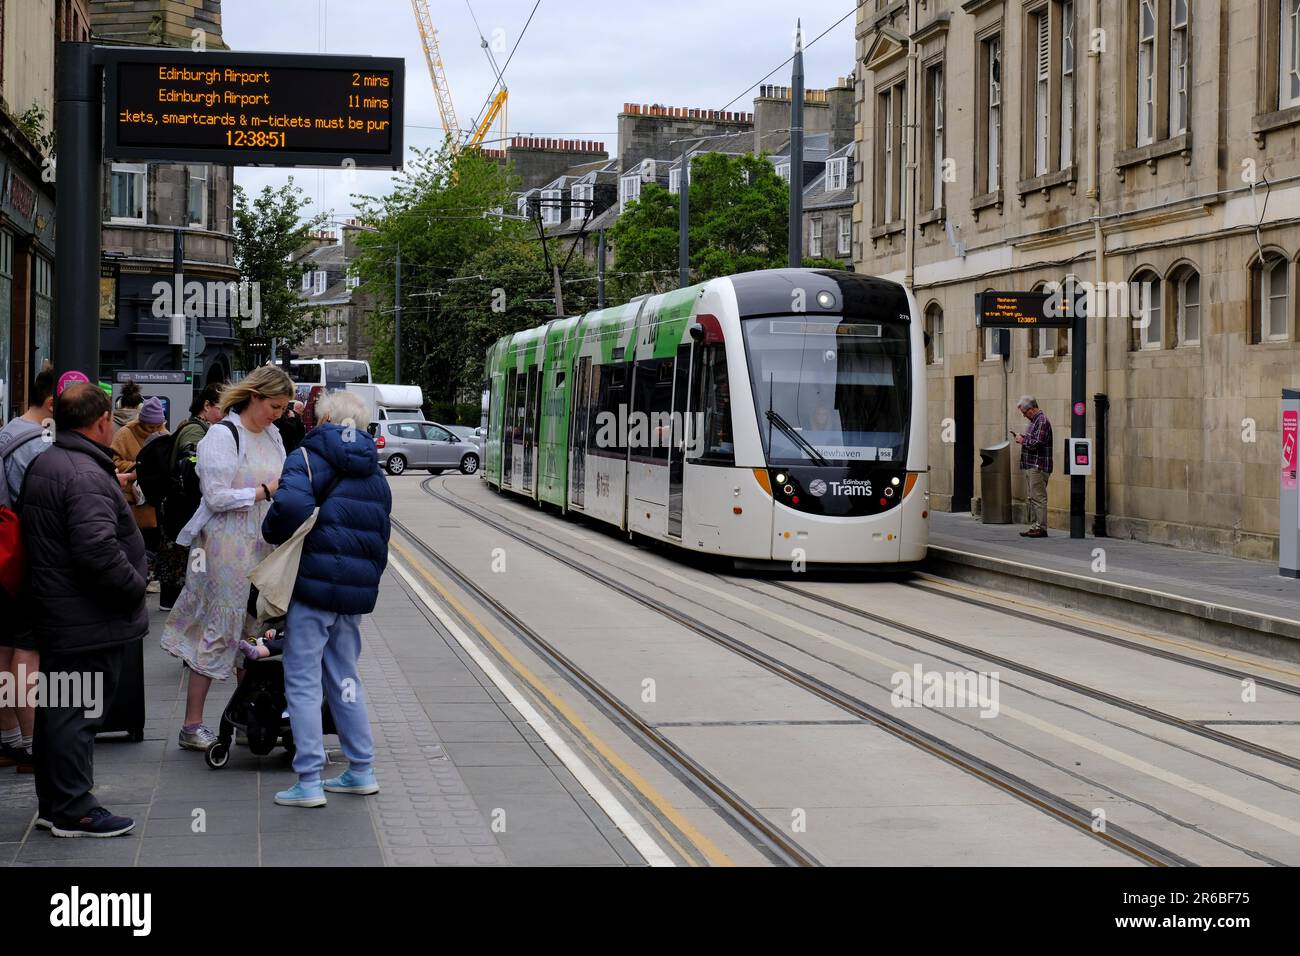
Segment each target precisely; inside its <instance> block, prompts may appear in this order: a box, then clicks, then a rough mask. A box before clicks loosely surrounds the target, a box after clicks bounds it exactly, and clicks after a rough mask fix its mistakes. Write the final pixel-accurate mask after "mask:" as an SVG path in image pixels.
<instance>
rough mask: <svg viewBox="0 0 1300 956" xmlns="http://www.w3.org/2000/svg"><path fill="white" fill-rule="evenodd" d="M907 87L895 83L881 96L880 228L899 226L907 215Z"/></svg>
mask: <svg viewBox="0 0 1300 956" xmlns="http://www.w3.org/2000/svg"><path fill="white" fill-rule="evenodd" d="M906 90H907V85H906V84H905V83H896V84H894V85H893V86H891V87H889V88H888V89H887V90H884V91H883V92H881V93H880V94H878V102H879V108H880V113H879V118H878V120H877V127H876V128H877V131H878V134H877V142H878V143H879V144H880V145H879V147H878V149H877V152H876V157H877V162H878V164H879V174H878V175H877V177H876V182H877V183H878V184H880V185H879V186H878V187H877V188H878V190H879V192H878V193H877V196H878V202H877V206H876V208H877V209H878V210H879V215H878V217H877V223H878V224H880V225H883V224H886V223H891V222H898V221H900V220H902V219H903V218H905V217H906V215H907V208H906V207H907V197H906V195H905V194H906V190H905V189H904V188H903V158H904V156H905V155H906V153H907V136H906V132H905V129H906V127H905V126H904V115H903V109H904V107H903V103H904V101H905V100H906V98H907V97H906V95H905V94H906Z"/></svg>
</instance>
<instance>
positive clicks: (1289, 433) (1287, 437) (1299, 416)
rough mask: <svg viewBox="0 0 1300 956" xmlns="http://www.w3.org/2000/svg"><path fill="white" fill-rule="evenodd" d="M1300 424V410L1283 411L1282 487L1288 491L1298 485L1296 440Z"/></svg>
mask: <svg viewBox="0 0 1300 956" xmlns="http://www.w3.org/2000/svg"><path fill="white" fill-rule="evenodd" d="M1297 425H1300V412H1297V411H1295V410H1293V409H1289V410H1287V411H1284V412H1282V487H1283V488H1286V489H1287V490H1288V491H1289V490H1291V489H1292V488H1295V486H1296V441H1297V434H1296V433H1297V431H1298V430H1300V429H1298V428H1297Z"/></svg>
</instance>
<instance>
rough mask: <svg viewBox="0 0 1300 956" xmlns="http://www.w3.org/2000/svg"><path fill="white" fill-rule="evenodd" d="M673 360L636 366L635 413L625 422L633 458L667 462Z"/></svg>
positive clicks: (653, 361) (649, 362)
mask: <svg viewBox="0 0 1300 956" xmlns="http://www.w3.org/2000/svg"><path fill="white" fill-rule="evenodd" d="M673 362H674V360H673V359H670V358H668V359H649V360H648V361H645V362H638V363H637V365H636V380H635V382H634V383H633V390H634V391H635V393H636V395H635V399H634V406H633V407H634V411H635V412H636V413H637V414H636V415H634V416H631V417H630V418H629V419H628V444H630V445H631V446H632V457H633V458H639V459H642V460H647V461H658V462H666V461H668V446H669V444H670V443H671V441H672V411H673Z"/></svg>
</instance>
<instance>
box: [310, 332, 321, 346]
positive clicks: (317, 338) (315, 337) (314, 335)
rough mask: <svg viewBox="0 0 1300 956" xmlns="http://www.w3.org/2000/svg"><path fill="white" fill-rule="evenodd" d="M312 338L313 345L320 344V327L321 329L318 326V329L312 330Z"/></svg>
mask: <svg viewBox="0 0 1300 956" xmlns="http://www.w3.org/2000/svg"><path fill="white" fill-rule="evenodd" d="M311 339H312V344H313V345H320V329H319V328H316V329H313V330H312V333H311Z"/></svg>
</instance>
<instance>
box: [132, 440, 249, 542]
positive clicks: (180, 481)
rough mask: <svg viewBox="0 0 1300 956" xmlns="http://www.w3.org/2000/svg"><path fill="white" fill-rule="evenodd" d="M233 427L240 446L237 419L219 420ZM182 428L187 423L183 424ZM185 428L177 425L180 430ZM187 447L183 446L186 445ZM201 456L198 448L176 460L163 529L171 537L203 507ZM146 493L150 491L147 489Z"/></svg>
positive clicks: (164, 514)
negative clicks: (201, 503)
mask: <svg viewBox="0 0 1300 956" xmlns="http://www.w3.org/2000/svg"><path fill="white" fill-rule="evenodd" d="M218 424H220V425H225V426H226V427H227V428H229V429H230V434H231V435H233V436H234V438H235V450H236V451H238V450H239V429H238V428H236V427H235V425H234V423H233V422H226V421H223V422H218ZM181 427H182V428H183V427H184V426H181ZM180 431H181V429H180V428H178V429H176V432H177V434H180ZM182 450H183V449H182ZM198 463H199V456H198V452H197V451H191V452H190V453H189V454H187V455H181V457H180V460H178V461H177V462H176V468H175V470H174V471H173V472H172V474H171V479H170V487H169V488H168V491H167V499H166V502H165V503H164V504H163V509H162V510H163V529H164V530H165V531H166V532H167V535H168V537H170V538H171V539H172V540H175V539H176V535H178V534H180V531H181V529H182V528H184V527H185V525H186V524H187V523H188V522H189V520H190V518H192V517H194V512H196V511H198V510H199V503H200V502H201V501H202V500H203V488H202V486H201V485H200V484H199V472H198ZM145 494H146V496H147V495H148V492H145Z"/></svg>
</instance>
